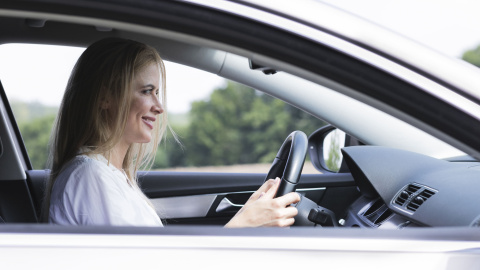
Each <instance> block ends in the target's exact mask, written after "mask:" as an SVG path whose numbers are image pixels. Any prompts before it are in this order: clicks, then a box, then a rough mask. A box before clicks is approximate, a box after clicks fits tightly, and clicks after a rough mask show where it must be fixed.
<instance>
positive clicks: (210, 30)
mask: <svg viewBox="0 0 480 270" xmlns="http://www.w3.org/2000/svg"><path fill="white" fill-rule="evenodd" d="M280 3H281V4H280ZM307 11H310V12H307ZM312 11H314V12H312ZM109 36H117V37H124V38H130V39H134V40H138V41H142V42H145V43H148V44H150V45H152V46H155V47H156V48H157V49H158V50H159V52H160V54H161V55H162V57H163V58H164V59H165V60H168V61H170V62H173V63H178V64H181V65H186V66H190V67H194V68H197V69H200V70H204V71H207V72H210V73H213V74H216V75H218V76H220V77H223V78H226V79H228V80H231V81H235V82H238V83H240V84H243V85H246V86H249V87H251V88H254V89H257V90H258V91H260V92H262V93H264V94H267V95H269V96H272V97H274V98H275V100H277V99H278V100H282V101H284V102H286V103H288V104H290V105H292V106H294V107H296V108H299V109H300V110H302V111H304V112H305V113H308V114H310V115H311V116H313V117H314V118H318V119H321V120H323V121H325V122H327V123H328V124H329V125H327V126H324V127H322V126H321V125H319V126H309V127H308V128H309V129H310V130H316V131H315V132H308V134H307V136H308V138H307V136H304V135H302V133H294V134H295V135H292V136H289V134H290V132H293V131H294V130H291V131H289V132H287V133H285V134H279V136H281V137H282V138H288V139H287V140H286V144H285V147H282V149H283V150H282V151H279V155H278V157H277V160H276V162H275V164H276V165H275V166H272V168H273V169H272V170H271V171H270V173H273V174H275V175H280V176H281V177H282V178H283V180H285V181H290V182H295V181H296V180H298V184H297V185H296V186H295V185H292V184H290V186H291V188H293V189H296V190H297V191H298V192H299V193H301V194H304V195H305V197H306V198H309V199H310V202H311V203H310V204H309V205H308V206H306V207H304V208H301V209H300V210H301V211H300V214H299V216H298V217H297V218H296V224H295V226H292V227H291V228H289V229H280V228H255V229H253V228H249V229H223V228H222V227H221V225H222V224H224V223H225V222H226V221H228V220H229V218H231V217H232V216H233V215H234V214H235V212H236V211H237V210H238V209H239V207H240V206H241V204H242V203H243V202H244V201H245V199H246V198H248V195H249V194H251V192H252V191H254V190H256V189H257V188H258V187H259V186H260V185H261V184H262V183H263V181H264V180H265V178H266V177H267V173H268V172H267V171H265V172H264V173H250V172H248V171H247V172H235V173H225V172H224V173H218V172H217V173H215V172H177V171H150V172H146V173H142V175H141V176H140V179H141V186H142V189H144V190H145V193H146V194H147V196H148V197H149V198H150V199H151V200H152V202H153V204H154V205H156V206H158V207H159V210H158V211H159V213H161V214H162V213H163V216H162V217H163V218H164V219H165V220H166V221H167V226H166V227H165V228H143V227H89V226H85V227H74V226H72V227H67V226H54V225H50V224H41V223H39V222H38V220H39V219H38V214H39V209H40V205H41V203H42V198H43V185H44V182H45V178H46V176H47V173H48V172H47V171H45V170H44V169H43V168H35V169H34V168H33V167H32V165H31V161H30V158H29V155H28V152H27V150H28V149H27V148H25V144H26V143H27V142H25V143H24V141H23V139H22V134H21V131H20V129H19V128H18V127H17V123H16V120H15V116H14V113H12V110H11V106H10V103H9V100H8V99H7V98H8V94H7V95H6V94H5V92H7V93H8V89H3V87H2V89H1V91H0V92H1V102H0V217H1V219H2V220H3V221H4V223H5V224H3V225H1V226H0V258H1V260H0V267H1V268H2V269H44V268H45V269H118V268H121V269H127V268H131V267H141V268H146V269H150V268H169V269H171V268H176V267H180V268H184V267H196V268H201V269H203V268H208V269H225V268H233V269H249V268H253V269H261V268H266V267H269V268H272V269H273V268H281V269H289V268H307V267H309V268H318V269H333V268H335V269H371V268H380V269H383V268H388V269H406V268H413V267H415V268H419V269H478V267H479V266H480V256H478V251H479V248H480V231H479V229H478V228H477V227H479V226H480V196H479V191H480V170H479V168H480V166H479V165H480V163H478V159H479V158H480V136H479V131H480V90H479V89H480V80H479V78H480V71H479V70H478V69H477V68H475V67H473V66H471V65H468V64H466V63H464V62H461V61H460V60H456V59H451V58H448V57H446V56H443V55H440V54H437V53H435V52H432V51H430V50H428V49H426V48H423V47H421V46H420V45H418V44H416V43H413V42H411V41H409V40H405V39H403V38H401V37H399V36H396V35H395V34H393V33H390V32H388V31H386V30H384V29H382V28H380V27H378V26H375V25H372V24H370V23H368V22H366V21H363V20H361V19H359V18H357V17H354V16H352V15H350V14H347V13H345V12H343V11H341V10H338V9H335V8H333V7H331V6H329V5H326V4H323V3H322V2H315V1H306V0H302V1H300V0H297V1H262V0H249V1H220V0H208V1H203V0H192V1H149V0H141V1H140V0H138V1H128V0H112V1H82V0H37V1H33V0H31V1H2V2H0V43H1V44H9V43H12V44H14V43H35V44H51V45H69V46H79V47H86V46H88V45H89V44H90V43H92V42H93V41H95V40H98V39H100V38H103V37H109ZM0 61H2V60H1V59H0ZM25 64H28V63H25ZM167 74H168V70H167ZM0 76H1V75H0ZM24 76H25V80H28V77H29V74H24ZM167 76H168V75H167ZM1 79H2V78H1V77H0V80H1ZM279 121H281V120H279ZM336 129H340V130H342V131H343V132H345V133H346V134H347V135H345V137H342V138H341V140H342V146H344V147H343V148H342V153H343V159H338V163H335V164H336V165H338V167H339V168H333V167H335V164H334V166H333V167H332V164H331V163H330V164H327V163H328V160H326V157H328V154H329V153H335V154H339V153H338V152H331V151H333V150H335V147H333V148H332V147H331V146H332V145H333V144H335V141H334V139H332V134H333V133H332V132H334V130H336ZM216 133H217V134H227V132H226V130H218V131H216ZM257 135H258V136H259V137H262V138H267V139H269V137H268V136H270V135H271V134H269V133H267V132H265V133H262V130H260V131H259V133H258V134H257ZM277 135H278V134H277ZM225 136H226V135H225ZM252 139H253V138H252ZM297 140H298V141H297ZM262 142H263V140H262ZM332 142H333V144H332ZM241 143H242V141H238V142H236V141H233V142H230V144H240V145H241ZM280 146H281V142H280V143H279V144H278V148H280ZM332 149H333V150H332ZM187 150H188V149H187ZM221 151H228V150H227V149H221ZM221 151H220V152H221ZM305 154H308V155H309V159H310V160H311V161H312V164H313V167H314V168H315V171H313V172H310V173H305V172H304V173H303V174H300V173H301V172H302V166H303V161H304V159H305ZM272 161H273V160H272ZM285 167H286V168H287V169H285ZM290 174H292V175H295V174H296V175H295V176H290ZM293 179H295V180H293ZM285 183H286V184H285V186H289V183H288V182H285ZM312 203H313V204H312Z"/></svg>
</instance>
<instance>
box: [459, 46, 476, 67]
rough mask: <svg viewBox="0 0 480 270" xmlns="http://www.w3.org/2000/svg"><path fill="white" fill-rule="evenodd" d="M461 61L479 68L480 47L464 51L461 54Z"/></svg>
mask: <svg viewBox="0 0 480 270" xmlns="http://www.w3.org/2000/svg"><path fill="white" fill-rule="evenodd" d="M462 59H463V60H465V61H467V62H469V63H471V64H473V65H475V66H477V67H480V46H478V47H477V48H475V49H472V50H468V51H466V52H465V53H464V54H463V56H462Z"/></svg>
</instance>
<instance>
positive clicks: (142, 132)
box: [44, 38, 299, 227]
mask: <svg viewBox="0 0 480 270" xmlns="http://www.w3.org/2000/svg"><path fill="white" fill-rule="evenodd" d="M167 127H168V122H167V113H166V91H165V67H164V64H163V61H162V59H161V58H160V56H159V55H158V53H157V51H156V50H155V49H154V48H152V47H150V46H147V45H145V44H142V43H139V42H135V41H132V40H125V39H119V38H107V39H103V40H100V41H98V42H95V43H94V44H92V45H91V46H89V47H88V48H87V49H86V50H85V52H84V53H83V54H82V55H81V56H80V58H79V60H78V62H77V63H76V65H75V67H74V69H73V71H72V74H71V76H70V79H69V82H68V85H67V89H66V91H65V95H64V97H63V100H62V104H61V106H60V110H59V114H58V116H57V120H56V124H55V128H54V133H53V134H54V135H53V137H52V143H51V154H50V164H51V177H50V181H49V183H48V186H47V193H46V194H47V197H46V200H45V202H46V204H45V206H44V218H45V219H47V220H48V221H49V222H51V223H55V224H64V225H129V226H130V225H133V226H163V225H162V222H161V220H160V218H159V217H158V215H157V214H156V212H155V210H154V208H153V206H152V205H151V203H150V202H149V201H148V199H147V197H146V196H145V195H144V194H143V193H142V192H141V190H140V188H139V187H138V184H137V179H136V173H137V171H138V170H139V169H140V168H148V167H149V166H151V164H152V162H153V158H154V157H155V153H156V150H157V146H158V144H159V142H160V141H161V138H162V137H163V134H164V132H165V130H166V129H167ZM278 184H279V181H278V180H275V181H274V180H269V181H267V182H266V183H265V184H264V185H263V186H262V187H260V189H259V190H258V191H256V192H255V193H254V194H253V195H252V196H251V198H250V199H249V201H248V202H247V203H246V204H245V206H244V207H243V208H242V209H241V210H240V211H239V212H238V213H237V215H235V217H233V218H232V219H231V220H230V222H229V223H227V224H226V227H253V226H289V225H291V224H293V222H294V219H293V217H294V216H295V215H296V214H297V210H296V209H295V208H293V207H289V206H288V205H290V204H292V203H295V202H297V201H298V200H299V197H298V195H297V194H295V193H290V194H287V195H285V196H283V197H280V198H276V199H273V196H274V194H275V191H276V189H277V188H278Z"/></svg>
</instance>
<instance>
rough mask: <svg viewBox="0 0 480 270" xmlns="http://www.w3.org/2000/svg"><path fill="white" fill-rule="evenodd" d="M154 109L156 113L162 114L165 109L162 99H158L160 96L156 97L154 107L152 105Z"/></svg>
mask: <svg viewBox="0 0 480 270" xmlns="http://www.w3.org/2000/svg"><path fill="white" fill-rule="evenodd" d="M152 111H153V112H154V113H156V114H162V113H163V111H164V110H163V106H162V103H161V102H160V100H158V98H155V99H154V104H153V107H152Z"/></svg>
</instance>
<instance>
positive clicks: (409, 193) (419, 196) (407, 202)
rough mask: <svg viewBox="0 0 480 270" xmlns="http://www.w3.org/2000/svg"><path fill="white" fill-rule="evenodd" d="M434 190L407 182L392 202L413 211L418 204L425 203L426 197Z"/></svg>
mask: <svg viewBox="0 0 480 270" xmlns="http://www.w3.org/2000/svg"><path fill="white" fill-rule="evenodd" d="M436 192H437V191H436V190H433V189H431V188H429V187H426V186H423V185H420V184H417V183H414V184H409V185H408V186H406V187H405V188H403V189H402V190H400V192H399V193H398V194H397V195H396V196H395V198H394V200H393V204H395V205H398V206H400V208H401V209H403V210H407V211H408V212H410V213H413V212H415V211H417V209H418V208H419V207H420V205H422V204H423V203H425V201H426V200H427V199H428V198H430V197H432V196H433V195H435V193H436Z"/></svg>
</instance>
